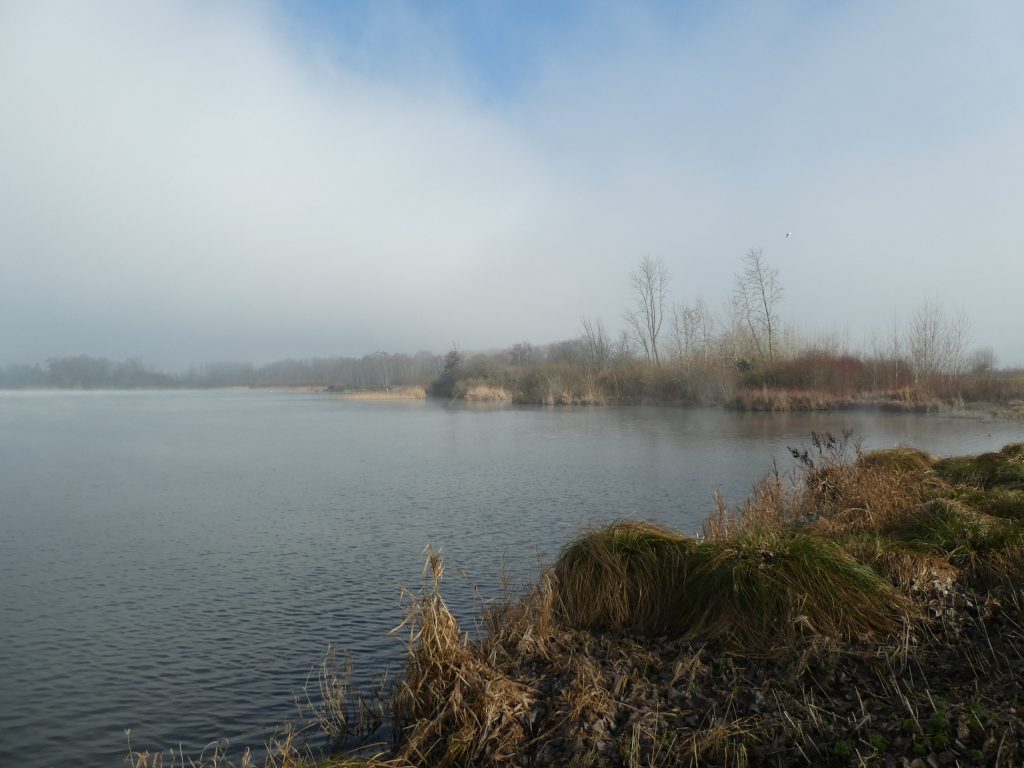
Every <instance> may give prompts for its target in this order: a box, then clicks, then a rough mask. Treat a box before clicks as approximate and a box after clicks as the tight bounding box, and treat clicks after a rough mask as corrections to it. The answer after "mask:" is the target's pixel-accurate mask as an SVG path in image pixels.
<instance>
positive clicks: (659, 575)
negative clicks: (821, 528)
mask: <svg viewBox="0 0 1024 768" xmlns="http://www.w3.org/2000/svg"><path fill="white" fill-rule="evenodd" d="M555 578H556V585H557V586H556V589H557V591H558V597H559V605H560V609H561V613H562V616H563V618H564V620H566V621H567V622H568V623H569V624H570V625H572V626H575V627H578V628H585V629H607V630H613V631H620V632H628V631H640V632H643V633H645V634H663V633H667V634H672V635H676V636H684V637H692V638H696V639H705V640H717V641H721V642H722V643H723V644H724V645H726V646H727V647H730V648H733V649H736V650H742V651H746V652H754V653H772V652H775V651H777V650H778V649H779V648H780V647H781V646H782V645H784V644H786V643H787V642H788V641H789V640H790V639H792V638H794V637H795V636H797V635H798V634H801V633H810V634H823V635H828V636H835V637H843V638H853V637H860V636H866V635H874V634H886V633H892V632H895V631H897V630H898V629H899V628H900V627H901V626H902V625H903V623H904V622H905V621H906V620H907V618H908V614H909V603H908V602H907V601H906V599H905V598H903V597H902V596H901V595H900V594H899V593H898V592H897V591H896V590H895V589H894V588H893V587H892V586H891V585H890V584H889V583H888V582H886V581H885V580H884V579H883V578H881V577H880V576H879V575H878V573H876V572H875V571H874V570H872V569H871V568H870V567H867V566H865V565H863V564H861V563H859V562H857V560H856V559H854V558H853V557H852V556H851V555H850V554H848V553H847V552H845V551H844V550H843V549H842V548H841V547H839V546H838V545H836V544H835V543H833V542H829V541H826V540H823V539H820V538H817V537H813V536H808V535H805V534H795V535H783V534H775V533H745V534H737V535H735V536H731V537H729V538H727V539H725V540H722V541H697V540H693V539H689V538H686V537H683V536H679V535H677V534H674V533H671V532H668V531H664V530H663V529H659V528H657V527H655V526H651V525H649V524H638V523H619V524H616V525H613V526H610V527H609V528H606V529H602V530H594V531H590V532H588V533H586V534H585V535H584V536H582V537H581V538H579V539H577V540H576V541H575V542H573V543H572V544H570V545H569V546H568V547H567V548H566V549H565V550H564V551H563V553H562V556H561V557H560V558H559V560H558V562H557V563H556V565H555Z"/></svg>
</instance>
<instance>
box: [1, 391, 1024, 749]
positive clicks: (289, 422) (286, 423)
mask: <svg viewBox="0 0 1024 768" xmlns="http://www.w3.org/2000/svg"><path fill="white" fill-rule="evenodd" d="M843 428H853V429H854V430H855V431H856V434H857V435H860V436H862V437H863V438H864V441H865V445H866V446H867V447H871V448H874V447H885V446H892V445H895V444H897V443H899V444H903V445H911V446H918V447H922V448H925V449H928V450H930V451H932V452H934V453H940V454H950V453H975V452H979V451H984V450H990V449H996V448H998V447H1000V446H1002V445H1003V444H1005V443H1008V442H1012V441H1018V440H1021V439H1024V427H1022V425H1021V423H1020V422H992V421H981V420H978V419H967V418H956V417H946V416H934V415H932V416H923V415H893V414H879V413H871V412H842V413H825V414H744V413H733V412H726V411H719V410H714V409H696V410H687V409H671V408H654V407H643V408H630V407H607V408H531V407H510V406H504V407H481V406H476V407H473V406H470V405H466V404H456V405H455V406H449V405H448V404H447V402H434V401H429V402H424V401H391V402H387V401H386V402H358V401H345V400H342V399H339V398H336V397H333V396H331V395H328V394H318V393H286V392H282V393H274V392H263V391H257V392H249V391H215V392H178V391H173V392H98V393H93V392H0V524H2V528H0V713H2V718H0V765H5V766H6V765H15V764H17V765H19V766H50V765H64V764H68V763H72V762H74V763H77V764H85V765H120V764H121V763H122V760H123V758H124V756H125V755H126V754H127V748H128V742H127V738H126V736H125V729H128V728H130V729H131V738H132V744H133V746H135V747H136V748H143V749H149V750H159V749H165V748H168V747H171V746H175V747H176V746H177V745H179V744H181V745H183V746H184V748H185V749H186V751H189V750H196V751H198V750H199V749H201V748H202V747H203V745H205V744H207V743H209V742H211V741H213V740H215V739H218V738H221V737H226V738H228V739H229V740H230V742H231V744H232V746H233V748H236V749H237V748H241V747H242V746H244V745H246V744H251V745H254V746H259V745H260V744H262V743H263V741H264V739H265V738H266V737H267V735H268V733H269V732H270V730H271V729H272V728H273V727H274V726H276V725H278V724H280V723H281V722H282V721H283V720H285V719H286V718H290V717H294V715H295V712H296V709H295V705H294V699H295V697H296V695H300V694H301V691H302V688H303V685H304V682H305V680H306V677H307V674H308V673H309V671H310V669H311V668H312V667H314V665H316V664H318V662H319V660H320V658H321V656H322V654H323V652H324V651H325V649H326V647H327V645H328V643H331V642H333V643H336V644H337V645H338V646H339V647H340V648H347V649H349V650H350V651H351V652H352V656H353V661H354V663H355V665H356V668H357V670H358V671H359V673H360V674H361V675H364V676H365V675H367V674H369V673H375V672H379V671H380V670H381V669H382V668H383V667H384V666H386V665H391V666H392V667H394V666H395V665H396V664H397V663H398V662H399V661H400V659H401V654H402V646H401V643H400V642H399V640H398V639H396V638H394V637H389V636H388V635H387V632H388V630H390V629H391V628H393V627H394V626H395V625H397V624H398V623H399V621H400V620H401V616H402V609H401V602H400V591H401V589H402V587H412V588H415V587H417V586H418V585H419V583H420V579H421V574H422V567H423V562H424V547H425V546H426V545H427V544H430V545H432V546H433V547H435V548H439V549H441V550H442V551H443V552H444V554H445V557H446V563H447V565H448V571H447V575H446V585H447V587H446V596H447V597H448V598H450V602H451V604H452V605H453V606H454V607H455V609H456V611H457V612H458V613H459V614H460V615H461V616H463V617H465V618H466V619H467V620H468V619H469V617H470V616H472V615H473V603H472V590H471V588H470V582H471V581H472V582H474V583H476V584H478V585H480V588H481V591H482V592H483V594H484V595H488V594H493V593H494V591H495V590H496V588H497V584H498V574H499V571H500V569H501V567H502V565H503V564H504V565H505V567H507V569H508V572H509V573H510V575H511V577H512V580H513V583H515V584H522V583H523V582H525V581H526V580H527V579H529V578H530V577H531V576H532V575H533V574H535V573H536V572H537V568H538V563H539V562H542V561H543V562H550V560H551V559H552V558H553V557H554V556H556V555H557V553H558V550H559V548H560V547H561V546H562V545H563V544H565V543H566V542H567V541H568V540H569V539H570V538H571V537H572V536H573V535H574V534H575V533H576V532H577V531H579V530H580V528H582V527H584V526H587V525H593V524H598V523H602V522H608V521H611V520H614V519H618V518H624V517H644V518H647V519H652V520H656V521H659V522H662V523H667V524H669V525H671V526H674V527H676V528H679V529H682V530H684V531H687V532H695V531H696V530H698V526H699V522H700V520H701V519H702V518H703V517H704V516H705V515H706V514H707V513H708V512H709V511H710V510H711V508H712V491H713V490H715V489H719V490H721V491H722V492H723V493H724V494H725V495H726V497H727V498H729V499H730V500H733V501H738V500H740V499H741V498H743V497H744V496H745V495H746V494H747V493H748V491H749V489H750V487H751V485H752V484H753V483H754V482H755V480H756V479H757V478H758V477H759V476H761V475H763V474H764V473H765V472H767V471H768V470H770V469H771V466H772V462H773V461H777V462H778V466H779V467H780V468H781V469H787V468H789V467H791V466H792V460H791V459H790V457H789V454H788V451H787V450H786V449H787V446H798V445H801V444H804V443H807V442H808V441H809V437H810V433H811V431H812V430H817V431H824V430H831V431H833V432H839V431H841V430H842V429H843Z"/></svg>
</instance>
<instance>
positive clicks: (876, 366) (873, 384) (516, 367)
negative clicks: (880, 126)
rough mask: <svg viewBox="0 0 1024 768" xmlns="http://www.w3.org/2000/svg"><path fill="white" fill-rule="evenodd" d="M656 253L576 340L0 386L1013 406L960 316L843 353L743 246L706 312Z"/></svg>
mask: <svg viewBox="0 0 1024 768" xmlns="http://www.w3.org/2000/svg"><path fill="white" fill-rule="evenodd" d="M669 286H670V276H669V273H668V269H667V268H666V266H665V264H664V262H662V261H661V260H660V259H652V258H645V259H643V260H642V261H641V262H640V264H639V265H637V267H636V268H635V269H634V270H633V271H632V272H631V273H630V274H629V288H630V294H631V297H632V304H631V305H630V306H629V307H628V308H627V309H626V311H625V312H624V313H623V315H622V316H621V317H622V320H623V321H624V323H623V327H622V328H620V329H619V330H618V331H617V332H612V333H610V332H608V331H606V330H605V326H604V325H603V324H602V322H601V321H600V320H599V319H596V318H595V319H588V318H584V319H583V320H582V321H581V324H580V330H579V333H578V334H577V335H576V337H575V338H572V339H567V340H565V341H559V342H555V343H553V344H545V345H533V344H531V343H530V342H528V341H522V342H519V343H516V344H514V345H512V346H511V347H508V348H505V349H500V350H497V351H491V352H468V351H462V350H459V349H452V350H450V351H449V352H448V353H447V354H446V355H444V356H439V355H436V354H434V353H432V352H419V353H417V354H415V355H405V354H387V353H384V352H376V353H374V354H371V355H365V356H363V357H360V358H353V357H323V358H314V359H309V360H280V361H277V362H273V363H268V364H266V365H258V366H257V365H252V364H249V363H233V362H215V363H206V364H204V365H200V366H196V367H193V368H190V369H189V370H188V371H186V372H184V373H180V374H170V373H163V372H160V371H155V370H153V369H151V368H147V367H146V366H145V365H144V364H143V363H142V362H141V361H139V360H127V361H125V362H112V361H110V360H105V359H102V358H94V357H87V356H78V357H62V358H55V359H51V360H48V361H47V362H46V363H44V364H41V365H30V366H25V365H14V366H7V367H6V368H0V387H3V388H24V387H58V388H74V389H103V388H107V389H111V388H137V387H189V388H202V387H318V388H323V389H331V390H384V389H388V388H390V387H397V386H421V387H424V388H426V389H427V391H428V392H429V393H430V394H431V395H433V396H435V397H443V398H446V399H465V400H512V401H516V402H522V403H537V404H548V405H555V404H574V403H581V404H586V403H593V404H598V403H637V402H659V403H692V404H721V405H729V406H732V407H737V408H751V409H758V410H798V409H819V408H822V409H823V408H840V407H844V406H850V405H858V404H863V403H873V404H876V405H882V406H885V405H886V404H891V405H893V406H895V407H899V408H907V409H912V410H922V409H924V410H927V409H930V408H932V407H938V406H941V405H942V404H956V403H958V402H963V401H990V402H995V403H1012V404H1013V408H1012V409H1013V410H1014V412H1018V411H1019V412H1020V413H1022V414H1024V372H1022V371H1020V370H1007V369H1003V370H1000V369H998V368H997V367H996V356H995V354H994V352H993V351H992V350H991V349H989V348H987V347H974V346H972V344H971V338H970V322H969V319H968V318H967V317H966V315H965V314H964V313H963V312H958V313H953V314H950V313H947V312H946V311H945V310H944V309H943V307H942V306H941V305H940V304H937V303H933V302H929V303H925V304H923V305H921V306H919V307H918V308H917V309H916V310H915V311H914V312H913V313H912V315H911V317H910V320H909V322H908V323H907V325H906V326H905V327H902V328H900V327H893V328H891V329H890V330H888V331H887V332H886V333H885V335H884V336H879V335H877V334H876V335H873V336H872V337H871V338H870V339H869V340H868V341H867V342H866V343H865V345H864V347H863V348H862V349H854V348H853V347H852V346H851V345H850V343H849V340H848V338H847V336H846V334H845V333H844V332H838V331H832V332H826V333H818V334H817V335H808V334H807V333H806V332H804V331H803V330H802V329H797V328H795V327H794V326H792V325H790V324H788V323H786V322H784V320H783V318H782V315H781V314H780V307H781V304H782V300H783V288H782V284H781V282H780V279H779V274H778V270H776V269H774V268H773V267H771V265H770V264H768V262H767V261H766V259H765V257H764V254H763V253H762V251H761V249H758V248H755V249H751V251H750V252H748V253H747V255H746V257H745V258H744V259H743V261H742V263H741V270H740V272H738V273H737V274H736V275H735V281H734V285H733V290H732V293H731V296H730V298H729V299H728V300H727V301H726V302H725V303H724V305H723V306H722V307H721V308H720V309H719V310H717V311H715V310H714V309H712V308H711V307H710V306H709V305H708V304H707V303H706V302H705V301H704V300H703V299H702V298H701V297H700V296H697V297H695V298H693V299H692V300H690V301H673V300H672V298H671V297H670V292H669Z"/></svg>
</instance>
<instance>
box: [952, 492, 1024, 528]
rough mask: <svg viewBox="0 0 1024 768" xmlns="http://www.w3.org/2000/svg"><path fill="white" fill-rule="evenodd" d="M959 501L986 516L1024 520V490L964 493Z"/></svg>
mask: <svg viewBox="0 0 1024 768" xmlns="http://www.w3.org/2000/svg"><path fill="white" fill-rule="evenodd" d="M958 500H959V501H960V502H961V503H963V504H965V505H967V506H968V507H970V508H971V509H973V510H975V511H977V512H981V513H982V514H985V515H991V516H992V517H1001V518H1004V519H1009V520H1024V490H1016V489H1011V488H993V489H992V490H990V491H964V492H962V493H961V494H960V495H959V497H958Z"/></svg>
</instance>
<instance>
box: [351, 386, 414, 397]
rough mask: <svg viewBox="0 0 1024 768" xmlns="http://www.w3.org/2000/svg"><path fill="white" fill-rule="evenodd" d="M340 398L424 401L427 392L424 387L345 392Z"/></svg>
mask: <svg viewBox="0 0 1024 768" xmlns="http://www.w3.org/2000/svg"><path fill="white" fill-rule="evenodd" d="M338 397H340V398H341V399H342V400H424V399H426V397H427V391H426V390H425V389H423V387H391V388H390V389H374V390H366V391H364V392H343V393H342V394H340V395H338Z"/></svg>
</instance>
